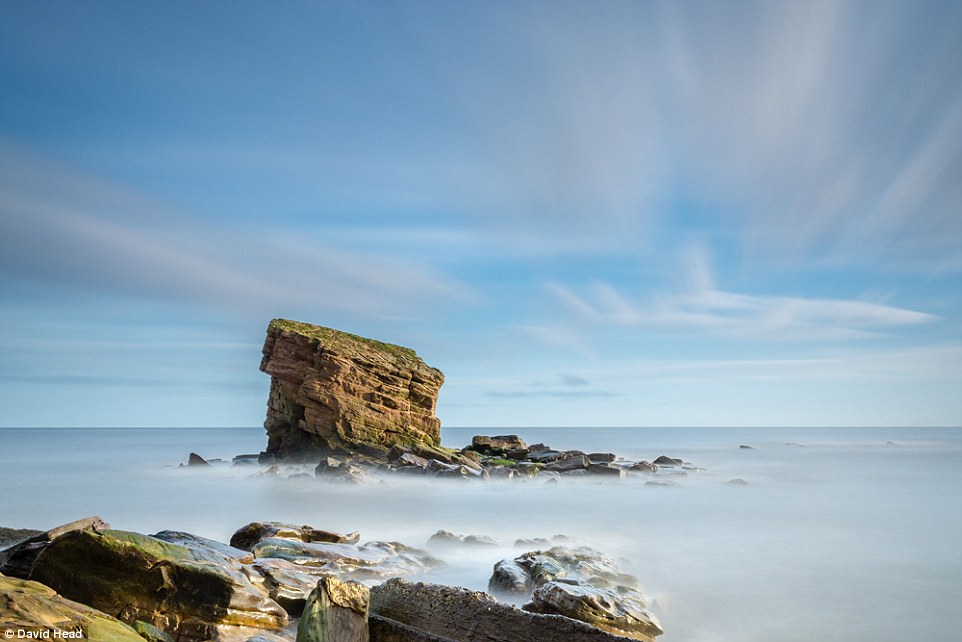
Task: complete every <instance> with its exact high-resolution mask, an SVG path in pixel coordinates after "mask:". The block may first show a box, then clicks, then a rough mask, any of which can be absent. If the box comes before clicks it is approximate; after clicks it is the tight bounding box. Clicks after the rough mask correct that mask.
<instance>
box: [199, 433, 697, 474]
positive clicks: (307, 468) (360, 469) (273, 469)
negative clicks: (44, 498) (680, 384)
mask: <svg viewBox="0 0 962 642" xmlns="http://www.w3.org/2000/svg"><path fill="white" fill-rule="evenodd" d="M181 466H183V467H193V468H204V467H210V466H231V467H235V468H250V469H256V471H255V470H252V472H251V473H250V474H249V476H251V477H270V476H278V477H290V478H306V477H315V478H318V479H329V480H340V481H347V482H354V483H360V482H363V481H365V480H371V479H383V478H388V479H390V478H391V477H394V476H397V475H403V476H419V477H425V478H442V479H461V480H476V481H480V480H512V479H513V480H533V479H537V480H541V481H545V482H551V481H557V480H559V479H562V478H574V477H586V478H598V479H626V478H642V479H646V480H647V482H646V485H650V486H672V485H675V484H676V481H677V480H678V479H682V478H684V477H687V476H688V475H689V474H695V473H698V472H701V471H703V469H702V468H698V467H696V466H694V465H693V464H692V463H690V462H685V461H683V460H681V459H678V458H674V457H669V456H667V455H659V456H658V457H656V458H654V459H653V460H652V461H648V460H629V459H625V458H624V457H620V456H618V455H616V454H614V453H585V452H583V451H581V450H556V449H554V448H551V447H550V446H546V445H544V444H541V443H538V444H532V445H528V444H526V443H525V442H524V440H522V439H521V438H520V437H518V436H517V435H496V436H486V435H476V436H475V437H474V438H473V439H472V441H471V444H469V445H468V446H465V447H464V448H461V449H454V448H445V447H443V446H431V445H428V444H421V443H415V444H412V445H394V446H392V447H391V449H390V450H387V451H386V452H385V453H383V454H378V455H372V454H365V453H357V452H353V453H352V452H348V451H345V450H337V451H334V452H332V453H327V454H324V455H322V456H321V457H320V460H319V461H318V462H317V463H314V462H304V461H303V460H295V461H290V460H287V459H282V458H278V457H275V456H273V455H270V454H268V453H266V452H262V453H258V454H244V455H237V456H235V457H234V458H233V459H232V460H231V461H225V460H222V459H210V460H207V459H205V458H204V457H203V456H201V455H199V454H197V453H190V455H189V457H188V460H187V463H186V464H181Z"/></svg>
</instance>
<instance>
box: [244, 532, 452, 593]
mask: <svg viewBox="0 0 962 642" xmlns="http://www.w3.org/2000/svg"><path fill="white" fill-rule="evenodd" d="M254 555H255V557H257V561H256V562H255V567H257V566H258V565H259V564H260V563H261V561H262V560H264V559H265V558H271V559H278V560H286V561H287V562H290V563H291V564H293V565H295V566H296V567H299V570H300V571H301V579H300V580H299V582H303V579H304V573H307V574H309V575H314V576H315V578H313V583H314V584H316V583H317V579H316V576H317V575H318V574H328V575H334V576H336V577H338V578H340V579H342V580H355V581H360V582H366V581H370V582H374V581H382V580H384V579H387V578H389V577H396V576H399V575H411V574H413V573H423V572H426V571H428V570H430V569H433V568H437V567H438V566H440V565H441V562H440V561H439V560H437V559H435V558H434V557H432V556H431V555H429V554H428V553H426V552H425V551H422V550H419V549H416V548H413V547H410V546H405V545H404V544H399V543H397V542H368V543H366V544H364V545H363V546H355V545H352V544H330V543H322V542H297V541H292V540H282V539H266V540H264V541H262V542H260V543H258V544H257V545H256V546H255V547H254ZM286 571H287V572H288V573H293V572H294V571H295V569H294V568H292V567H287V568H286ZM273 581H275V582H284V581H286V582H287V583H288V584H294V585H295V586H296V585H297V584H298V582H289V581H287V580H282V578H281V577H280V576H278V575H276V574H275V575H274V577H273Z"/></svg>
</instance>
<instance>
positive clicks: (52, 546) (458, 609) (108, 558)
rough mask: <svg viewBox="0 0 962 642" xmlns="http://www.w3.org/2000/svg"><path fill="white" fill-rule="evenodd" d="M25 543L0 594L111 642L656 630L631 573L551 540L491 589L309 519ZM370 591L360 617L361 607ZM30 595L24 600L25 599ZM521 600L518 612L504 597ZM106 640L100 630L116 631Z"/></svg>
mask: <svg viewBox="0 0 962 642" xmlns="http://www.w3.org/2000/svg"><path fill="white" fill-rule="evenodd" d="M36 538H37V541H36V542H34V544H36V543H38V542H43V546H42V547H40V548H39V552H37V554H36V555H35V558H34V560H33V562H32V564H31V565H29V566H28V569H27V570H28V574H29V577H30V580H31V581H25V580H20V579H15V578H5V577H2V578H0V579H2V580H3V581H4V582H5V584H3V590H4V591H7V592H8V593H9V591H11V590H14V589H16V591H15V594H16V595H17V596H20V595H27V592H31V591H32V593H31V595H33V594H34V593H36V595H37V596H43V600H42V601H44V602H45V603H46V602H49V601H50V600H54V601H58V604H59V603H60V602H69V604H75V605H76V606H74V607H70V608H72V609H73V610H70V609H69V608H68V609H67V611H69V613H70V615H69V618H74V614H75V611H77V609H80V610H83V609H87V610H89V611H90V613H92V614H93V615H90V617H95V616H96V617H98V618H99V617H100V615H102V616H103V618H105V619H103V620H102V621H101V620H97V621H98V622H107V623H108V624H101V625H102V626H106V627H108V629H109V631H112V632H114V631H115V632H116V633H110V635H114V634H116V635H117V636H119V637H116V639H117V640H121V641H123V640H127V639H129V638H128V637H123V636H124V635H127V636H129V635H131V634H133V635H136V633H137V632H140V634H141V636H142V638H144V639H150V640H156V641H157V642H168V640H171V641H172V640H177V641H179V642H194V641H197V642H199V641H201V640H211V639H217V640H221V641H222V642H294V640H295V636H296V637H297V640H302V641H309V642H314V641H318V640H332V641H333V640H338V641H339V642H344V641H345V640H350V641H351V642H354V641H357V642H366V641H367V640H368V639H370V640H374V641H375V642H378V641H381V642H384V641H388V642H390V641H392V640H397V641H408V642H410V641H414V642H418V641H424V642H436V641H437V640H449V641H452V640H453V641H455V642H460V641H469V640H479V641H480V640H486V641H487V642H499V641H501V640H503V641H504V642H525V641H527V640H531V641H534V640H547V639H564V640H572V641H574V642H579V641H581V640H586V641H587V640H599V641H611V640H623V639H625V638H624V637H621V636H627V637H630V638H634V639H638V640H645V641H649V642H650V641H651V640H653V639H654V637H655V636H656V635H658V634H660V632H661V629H660V627H659V625H658V623H657V620H656V619H654V616H652V615H651V614H650V613H649V612H648V611H647V610H646V605H645V601H644V597H643V596H642V594H641V592H640V588H639V587H638V582H637V580H636V579H635V578H634V577H633V576H631V575H628V574H625V573H622V572H621V571H619V569H618V568H617V567H616V566H615V565H614V563H613V562H612V561H611V560H609V559H607V558H606V557H604V556H603V555H601V554H600V553H598V552H597V551H594V550H592V549H589V548H585V547H574V546H573V544H571V542H570V540H569V538H566V537H564V536H561V535H558V536H554V537H552V538H551V539H544V538H535V539H528V540H518V541H517V542H515V543H514V544H515V546H522V547H529V548H530V547H540V546H541V545H545V548H539V549H538V550H533V551H529V552H526V553H523V554H521V555H519V556H518V557H516V558H514V559H504V560H501V561H499V562H498V563H497V564H495V566H494V571H493V573H492V576H491V580H490V583H489V591H491V593H492V594H490V595H489V594H486V593H478V592H472V591H467V590H465V589H461V588H454V587H449V586H443V585H438V584H424V583H412V582H406V581H404V580H402V579H401V578H402V577H412V578H424V577H429V576H430V575H431V573H432V571H434V570H435V569H438V568H440V567H442V566H443V562H441V561H440V560H439V559H438V558H436V557H434V556H432V555H430V554H428V553H426V552H425V551H424V550H421V549H417V548H413V547H410V546H406V545H404V544H401V543H398V542H381V541H373V542H367V543H364V544H359V543H358V541H359V534H358V533H349V534H341V533H337V532H334V531H328V530H323V529H318V528H314V527H312V526H309V525H293V524H285V523H281V522H252V523H250V524H247V525H245V526H243V527H241V528H239V529H238V530H237V531H236V532H235V533H234V536H233V537H232V538H231V544H225V543H222V542H218V541H215V540H211V539H207V538H204V537H200V536H197V535H194V534H191V533H186V532H182V531H171V530H165V531H160V532H158V533H155V534H153V535H143V534H139V533H133V532H129V531H119V530H114V529H110V528H109V527H107V525H106V524H105V523H104V522H103V521H102V520H100V519H99V518H88V519H85V520H79V521H78V522H73V523H71V524H68V525H65V526H63V527H58V528H56V529H52V530H50V531H46V532H44V533H41V534H40V535H38V536H36ZM47 538H50V539H47ZM22 544H23V543H22ZM428 544H429V546H431V548H432V550H433V551H447V555H448V556H450V557H451V558H452V559H455V558H457V557H459V556H460V555H461V554H462V551H464V552H467V551H468V550H473V551H476V552H479V551H488V550H490V551H498V550H503V547H505V546H506V544H505V543H503V542H499V541H498V540H495V539H494V538H491V537H488V536H485V535H476V534H471V535H462V534H459V533H453V532H450V531H443V530H442V531H438V532H437V533H435V535H434V536H432V537H431V538H430V540H429V542H428ZM14 548H16V547H14ZM11 550H12V549H11ZM19 550H21V551H23V550H27V549H26V548H24V547H21V548H20V549H19ZM29 550H33V551H35V552H36V551H37V549H36V548H34V549H29ZM21 568H23V566H22V565H21ZM11 587H13V588H11ZM28 588H29V589H30V591H27V589H28ZM369 590H370V595H371V610H370V614H369V616H370V617H368V616H365V615H362V611H363V608H362V607H361V606H360V605H362V604H363V603H364V600H365V599H366V597H364V596H366V595H368V591H369ZM25 591H27V592H25ZM37 591H39V593H37ZM0 594H3V593H2V592H0ZM351 596H354V597H351ZM496 596H501V597H502V598H503V599H504V601H499V600H498V598H497V597H496ZM355 597H356V598H357V599H355ZM2 599H5V600H6V602H3V601H0V607H2V608H0V617H4V618H8V619H9V617H12V616H11V614H14V615H16V617H21V615H17V614H18V613H20V611H18V610H16V609H14V608H13V607H11V606H10V603H11V602H10V599H11V598H9V597H5V598H2ZM17 599H18V600H21V598H19V597H18V598H17ZM33 599H34V598H32V597H30V598H29V599H28V597H24V598H22V600H27V602H23V603H24V604H26V603H28V602H29V600H33ZM37 599H40V598H39V597H37ZM22 600H21V601H22ZM523 602H527V603H526V604H524V606H523V608H519V607H518V606H516V604H521V603H523ZM29 603H30V604H33V602H29ZM512 603H513V604H512ZM4 604H5V605H6V606H4ZM61 606H62V605H61ZM355 607H356V608H355ZM37 608H40V607H37ZM43 608H46V609H48V610H49V609H54V607H53V606H45V607H43ZM57 608H58V609H59V608H60V606H57ZM64 608H66V607H64ZM345 609H346V610H345ZM54 610H56V609H54ZM67 611H64V612H67ZM349 611H352V613H349ZM38 612H46V611H43V609H41V610H40V611H38ZM51 612H53V611H51ZM58 612H59V611H58ZM98 613H99V614H100V615H97V614H98ZM38 617H39V616H38ZM44 617H47V616H44ZM51 617H53V616H49V617H47V620H50V618H51ZM58 617H61V616H58ZM62 617H68V616H66V615H64V616H62ZM77 617H79V616H77ZM298 618H300V620H299V621H298ZM47 620H45V621H47ZM3 621H7V620H3ZM71 621H72V620H71ZM85 621H86V620H85ZM332 622H334V623H335V624H332ZM110 627H112V628H110ZM108 629H103V630H105V631H107V630H108ZM366 635H367V636H369V638H366V637H364V636H366ZM106 636H107V633H105V637H103V638H99V639H103V640H105V641H106V642H111V641H112V640H113V639H115V638H113V637H106ZM345 636H346V637H345Z"/></svg>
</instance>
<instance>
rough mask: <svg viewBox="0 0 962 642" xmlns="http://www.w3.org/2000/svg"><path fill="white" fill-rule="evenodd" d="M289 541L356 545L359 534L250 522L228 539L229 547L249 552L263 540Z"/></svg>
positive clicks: (275, 523)
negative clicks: (343, 533)
mask: <svg viewBox="0 0 962 642" xmlns="http://www.w3.org/2000/svg"><path fill="white" fill-rule="evenodd" d="M270 538H276V539H289V540H295V541H298V542H330V543H332V544H356V543H357V542H358V540H359V539H360V538H361V535H360V533H348V534H347V535H342V534H341V533H334V532H332V531H325V530H321V529H317V528H314V527H313V526H307V525H305V526H295V525H293V524H283V523H281V522H251V523H250V524H248V525H247V526H242V527H241V528H239V529H237V530H236V531H235V532H234V534H233V535H232V536H231V538H230V545H231V546H232V547H234V548H237V549H240V550H242V551H250V550H252V549H253V548H254V546H255V545H256V544H257V543H258V542H261V541H263V540H265V539H270Z"/></svg>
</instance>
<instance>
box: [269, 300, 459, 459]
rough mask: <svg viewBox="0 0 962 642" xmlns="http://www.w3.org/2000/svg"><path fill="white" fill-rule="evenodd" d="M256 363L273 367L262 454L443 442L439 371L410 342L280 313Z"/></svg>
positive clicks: (380, 450)
mask: <svg viewBox="0 0 962 642" xmlns="http://www.w3.org/2000/svg"><path fill="white" fill-rule="evenodd" d="M263 353H264V358H263V359H262V360H261V371H263V372H265V373H267V374H269V375H271V391H270V397H269V400H268V408H267V419H266V420H265V422H264V427H265V428H266V429H267V434H268V444H267V455H268V456H275V457H286V458H311V459H314V460H315V461H316V456H317V454H318V453H321V454H330V453H338V452H348V453H354V452H365V451H367V452H375V453H377V454H378V455H377V456H380V457H386V455H387V452H388V449H389V448H390V447H391V446H393V445H395V444H412V443H424V444H427V445H431V446H437V445H439V444H440V430H441V422H440V421H439V420H438V418H437V416H436V415H435V407H436V403H437V396H438V392H439V390H440V388H441V384H442V383H443V382H444V375H443V374H442V373H441V371H439V370H437V369H435V368H431V367H430V366H428V365H427V364H425V363H424V361H422V360H421V359H420V358H419V357H418V356H417V353H415V352H414V350H411V349H410V348H404V347H401V346H397V345H392V344H389V343H383V342H380V341H375V340H373V339H366V338H363V337H359V336H355V335H352V334H348V333H346V332H340V331H338V330H332V329H330V328H324V327H321V326H316V325H311V324H307V323H299V322H296V321H288V320H285V319H274V320H273V321H271V322H270V325H269V326H268V328H267V338H266V340H265V342H264V349H263Z"/></svg>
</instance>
